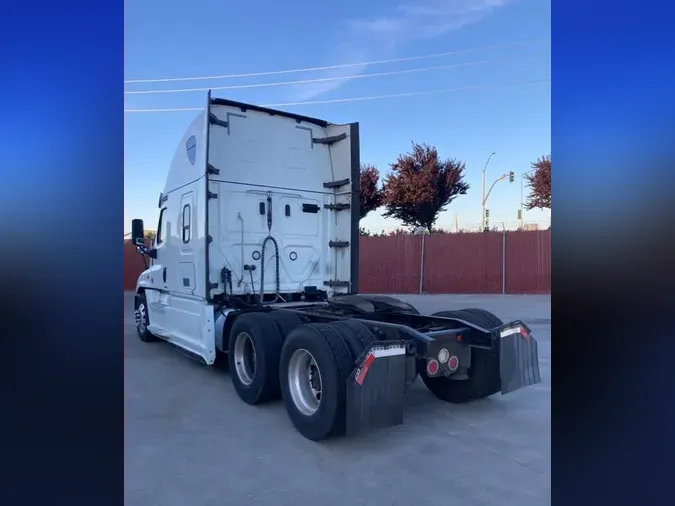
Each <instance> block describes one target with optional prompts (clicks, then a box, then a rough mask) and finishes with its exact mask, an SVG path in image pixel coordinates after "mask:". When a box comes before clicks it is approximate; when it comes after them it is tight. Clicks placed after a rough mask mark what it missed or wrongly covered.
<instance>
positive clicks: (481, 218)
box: [480, 151, 495, 232]
mask: <svg viewBox="0 0 675 506" xmlns="http://www.w3.org/2000/svg"><path fill="white" fill-rule="evenodd" d="M494 154H495V152H494V151H493V152H492V153H490V156H488V159H487V161H486V162H485V167H483V178H482V186H483V196H482V199H481V215H480V231H481V232H483V231H484V230H485V170H486V169H487V166H488V163H490V158H492V155H494Z"/></svg>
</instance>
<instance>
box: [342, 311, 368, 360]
mask: <svg viewBox="0 0 675 506" xmlns="http://www.w3.org/2000/svg"><path fill="white" fill-rule="evenodd" d="M331 326H332V327H334V328H335V330H336V331H337V332H338V334H340V337H342V340H343V341H344V342H345V343H346V344H347V346H348V347H349V351H350V352H351V354H352V359H353V360H356V359H358V358H359V356H361V354H362V353H363V352H364V350H365V349H366V348H367V347H368V346H370V343H372V342H373V341H376V340H377V339H376V337H375V334H373V333H372V332H371V331H370V329H369V328H368V327H366V326H365V325H364V324H363V323H361V322H357V321H355V320H341V321H337V322H335V323H332V324H331Z"/></svg>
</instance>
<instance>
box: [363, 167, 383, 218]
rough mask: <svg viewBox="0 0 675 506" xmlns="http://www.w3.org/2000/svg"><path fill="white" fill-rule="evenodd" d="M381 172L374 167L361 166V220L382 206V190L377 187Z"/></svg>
mask: <svg viewBox="0 0 675 506" xmlns="http://www.w3.org/2000/svg"><path fill="white" fill-rule="evenodd" d="M379 180H380V172H379V171H378V170H377V167H375V166H374V165H368V164H365V165H361V207H360V211H361V216H360V217H361V218H364V217H365V216H366V215H367V214H368V213H369V212H370V211H374V210H375V209H377V208H378V207H380V206H381V205H382V190H380V189H379V188H378V187H377V183H378V181H379Z"/></svg>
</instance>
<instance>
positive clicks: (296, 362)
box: [228, 311, 375, 441]
mask: <svg viewBox="0 0 675 506" xmlns="http://www.w3.org/2000/svg"><path fill="white" fill-rule="evenodd" d="M374 340H375V335H374V334H373V333H372V332H371V331H370V330H369V329H368V328H367V327H366V326H365V325H363V324H361V323H359V322H357V321H351V320H345V321H339V322H334V323H330V324H327V323H310V324H304V325H303V324H302V322H301V321H300V319H299V318H298V317H297V316H296V315H295V314H293V313H291V312H283V311H279V312H276V311H275V312H270V313H258V312H256V313H246V314H243V315H241V316H240V317H238V318H237V320H235V322H234V324H233V326H232V331H231V332H230V343H229V353H228V355H229V361H230V374H231V376H232V382H233V384H234V388H235V390H236V391H237V394H238V395H239V397H240V398H241V400H243V401H244V402H246V403H247V404H261V403H263V402H268V401H272V400H275V399H278V398H279V397H282V399H283V402H284V406H285V408H286V412H287V413H288V416H289V418H290V420H291V423H292V424H293V426H294V427H295V428H296V430H297V431H298V432H300V434H302V435H303V436H304V437H306V438H308V439H311V440H314V441H319V440H322V439H326V438H329V437H332V436H337V435H341V434H343V433H344V431H345V422H346V413H345V405H346V384H347V378H348V376H349V374H350V373H351V372H352V370H353V368H354V364H355V361H356V360H357V359H358V357H359V356H360V355H361V354H362V353H363V351H364V350H365V349H366V347H367V346H368V345H369V344H370V343H371V342H373V341H374Z"/></svg>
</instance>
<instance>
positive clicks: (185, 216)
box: [183, 204, 191, 244]
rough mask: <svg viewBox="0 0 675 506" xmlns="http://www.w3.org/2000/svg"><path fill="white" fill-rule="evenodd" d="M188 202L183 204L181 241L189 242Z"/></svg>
mask: <svg viewBox="0 0 675 506" xmlns="http://www.w3.org/2000/svg"><path fill="white" fill-rule="evenodd" d="M190 223H191V222H190V204H186V205H184V206H183V243H185V244H187V243H189V242H190Z"/></svg>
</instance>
